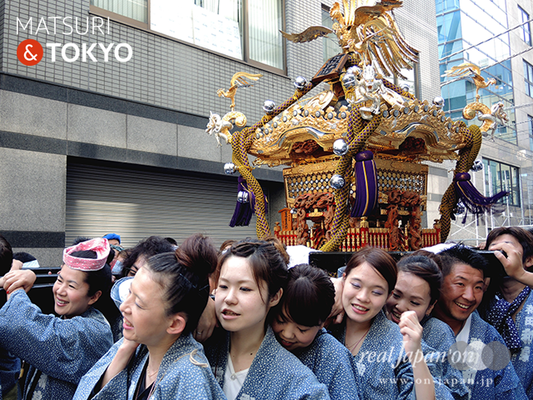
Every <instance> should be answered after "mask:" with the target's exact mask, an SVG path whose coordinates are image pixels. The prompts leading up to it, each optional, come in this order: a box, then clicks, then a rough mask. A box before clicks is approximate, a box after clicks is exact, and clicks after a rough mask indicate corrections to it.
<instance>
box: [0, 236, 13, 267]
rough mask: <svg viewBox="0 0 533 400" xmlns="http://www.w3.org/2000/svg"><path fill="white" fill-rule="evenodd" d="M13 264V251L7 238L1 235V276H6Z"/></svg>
mask: <svg viewBox="0 0 533 400" xmlns="http://www.w3.org/2000/svg"><path fill="white" fill-rule="evenodd" d="M12 264H13V249H12V248H11V245H10V244H9V242H8V241H7V239H6V238H5V237H3V236H2V235H0V276H4V275H5V274H7V273H8V272H9V270H10V269H11V265H12Z"/></svg>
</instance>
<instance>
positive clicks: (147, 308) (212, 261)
mask: <svg viewBox="0 0 533 400" xmlns="http://www.w3.org/2000/svg"><path fill="white" fill-rule="evenodd" d="M216 262H217V252H216V250H215V248H214V247H213V246H212V245H211V243H210V241H209V240H208V239H207V238H206V237H204V236H201V235H195V236H192V237H190V238H188V239H186V240H185V241H184V242H183V243H182V244H181V245H180V246H179V248H178V249H177V250H176V251H175V252H168V253H161V254H157V255H155V256H152V257H150V258H149V259H148V260H146V262H145V263H143V265H142V266H141V267H140V268H139V270H138V271H137V273H136V274H135V277H134V278H125V279H126V281H124V280H120V281H118V282H117V283H116V284H115V285H117V284H126V283H129V284H130V287H129V289H128V295H127V297H126V298H125V300H124V301H123V302H122V304H121V305H120V310H121V312H122V315H123V317H124V323H123V333H124V337H123V338H122V339H121V340H119V341H118V342H117V343H115V345H114V346H113V347H112V348H111V349H110V350H109V351H108V353H107V354H105V355H104V356H103V357H102V358H101V359H100V360H99V361H98V362H97V363H96V364H95V365H94V367H93V368H92V369H91V370H90V371H89V372H88V373H87V374H86V375H85V376H84V377H83V379H82V380H81V382H80V384H79V386H78V390H77V391H76V394H75V396H74V399H76V400H81V399H94V400H97V399H114V400H115V399H117V400H126V399H127V400H145V399H151V400H167V399H193V398H194V399H210V400H211V399H213V400H217V399H225V396H224V393H223V392H222V390H221V388H220V386H219V385H218V383H217V382H216V380H215V377H214V376H213V373H212V372H211V369H210V367H209V363H208V361H207V359H206V357H205V354H204V351H203V348H202V345H201V344H199V343H198V342H197V341H196V340H194V338H193V337H192V334H191V332H192V331H194V329H195V328H196V325H197V323H198V320H199V318H200V315H201V314H202V312H203V310H204V308H205V305H206V304H207V300H208V297H209V281H208V275H209V274H210V273H211V272H212V270H214V268H215V266H216ZM119 292H120V290H119Z"/></svg>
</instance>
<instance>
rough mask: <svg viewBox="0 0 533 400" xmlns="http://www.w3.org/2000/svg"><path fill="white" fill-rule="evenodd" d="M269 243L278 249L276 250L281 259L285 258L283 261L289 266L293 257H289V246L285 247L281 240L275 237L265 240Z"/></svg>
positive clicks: (268, 237)
mask: <svg viewBox="0 0 533 400" xmlns="http://www.w3.org/2000/svg"><path fill="white" fill-rule="evenodd" d="M265 240H266V241H267V242H270V243H272V244H273V245H274V247H276V249H277V250H278V251H279V254H281V257H283V261H285V264H287V265H289V262H290V261H291V257H290V256H289V253H287V246H285V245H284V244H283V243H282V242H281V240H279V239H278V238H277V237H275V236H267V237H266V238H265Z"/></svg>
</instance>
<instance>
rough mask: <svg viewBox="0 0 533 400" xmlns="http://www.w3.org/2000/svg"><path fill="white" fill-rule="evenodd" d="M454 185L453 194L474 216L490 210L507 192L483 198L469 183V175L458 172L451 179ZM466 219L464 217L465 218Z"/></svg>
mask: <svg viewBox="0 0 533 400" xmlns="http://www.w3.org/2000/svg"><path fill="white" fill-rule="evenodd" d="M453 181H454V185H455V193H456V194H457V196H458V198H459V199H461V201H462V202H463V204H464V205H465V207H466V209H467V210H468V211H470V212H471V213H473V214H475V215H480V214H483V213H484V212H485V211H486V210H488V209H490V207H491V206H493V205H494V204H495V203H496V202H497V201H498V200H500V199H501V198H502V197H504V196H507V195H508V194H509V193H508V192H505V191H503V192H500V193H497V194H495V195H494V196H492V197H485V196H483V195H482V194H481V193H479V191H478V190H477V189H476V188H475V187H474V185H472V182H470V174H469V173H468V172H459V173H457V174H455V177H454V178H453ZM465 218H466V216H465Z"/></svg>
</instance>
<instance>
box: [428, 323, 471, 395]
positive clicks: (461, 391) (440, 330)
mask: <svg viewBox="0 0 533 400" xmlns="http://www.w3.org/2000/svg"><path fill="white" fill-rule="evenodd" d="M421 324H422V327H423V328H424V330H423V332H422V340H423V341H424V342H425V343H426V344H427V345H428V346H429V347H431V348H433V349H435V351H436V352H437V353H438V354H439V362H440V363H441V367H442V376H441V377H434V378H436V379H440V380H441V381H442V382H443V383H444V384H445V385H446V386H447V387H448V388H449V389H450V392H451V393H452V395H453V398H454V399H455V400H466V399H467V398H468V390H467V389H466V386H465V385H464V382H463V374H462V373H461V371H459V370H458V369H455V368H453V367H452V366H451V365H450V362H449V360H448V351H449V350H450V349H451V348H452V346H453V345H454V344H455V335H454V333H453V331H452V328H450V327H449V325H448V324H447V323H445V322H442V321H441V320H440V319H437V318H435V317H429V318H424V319H423V320H422V323H421Z"/></svg>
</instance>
